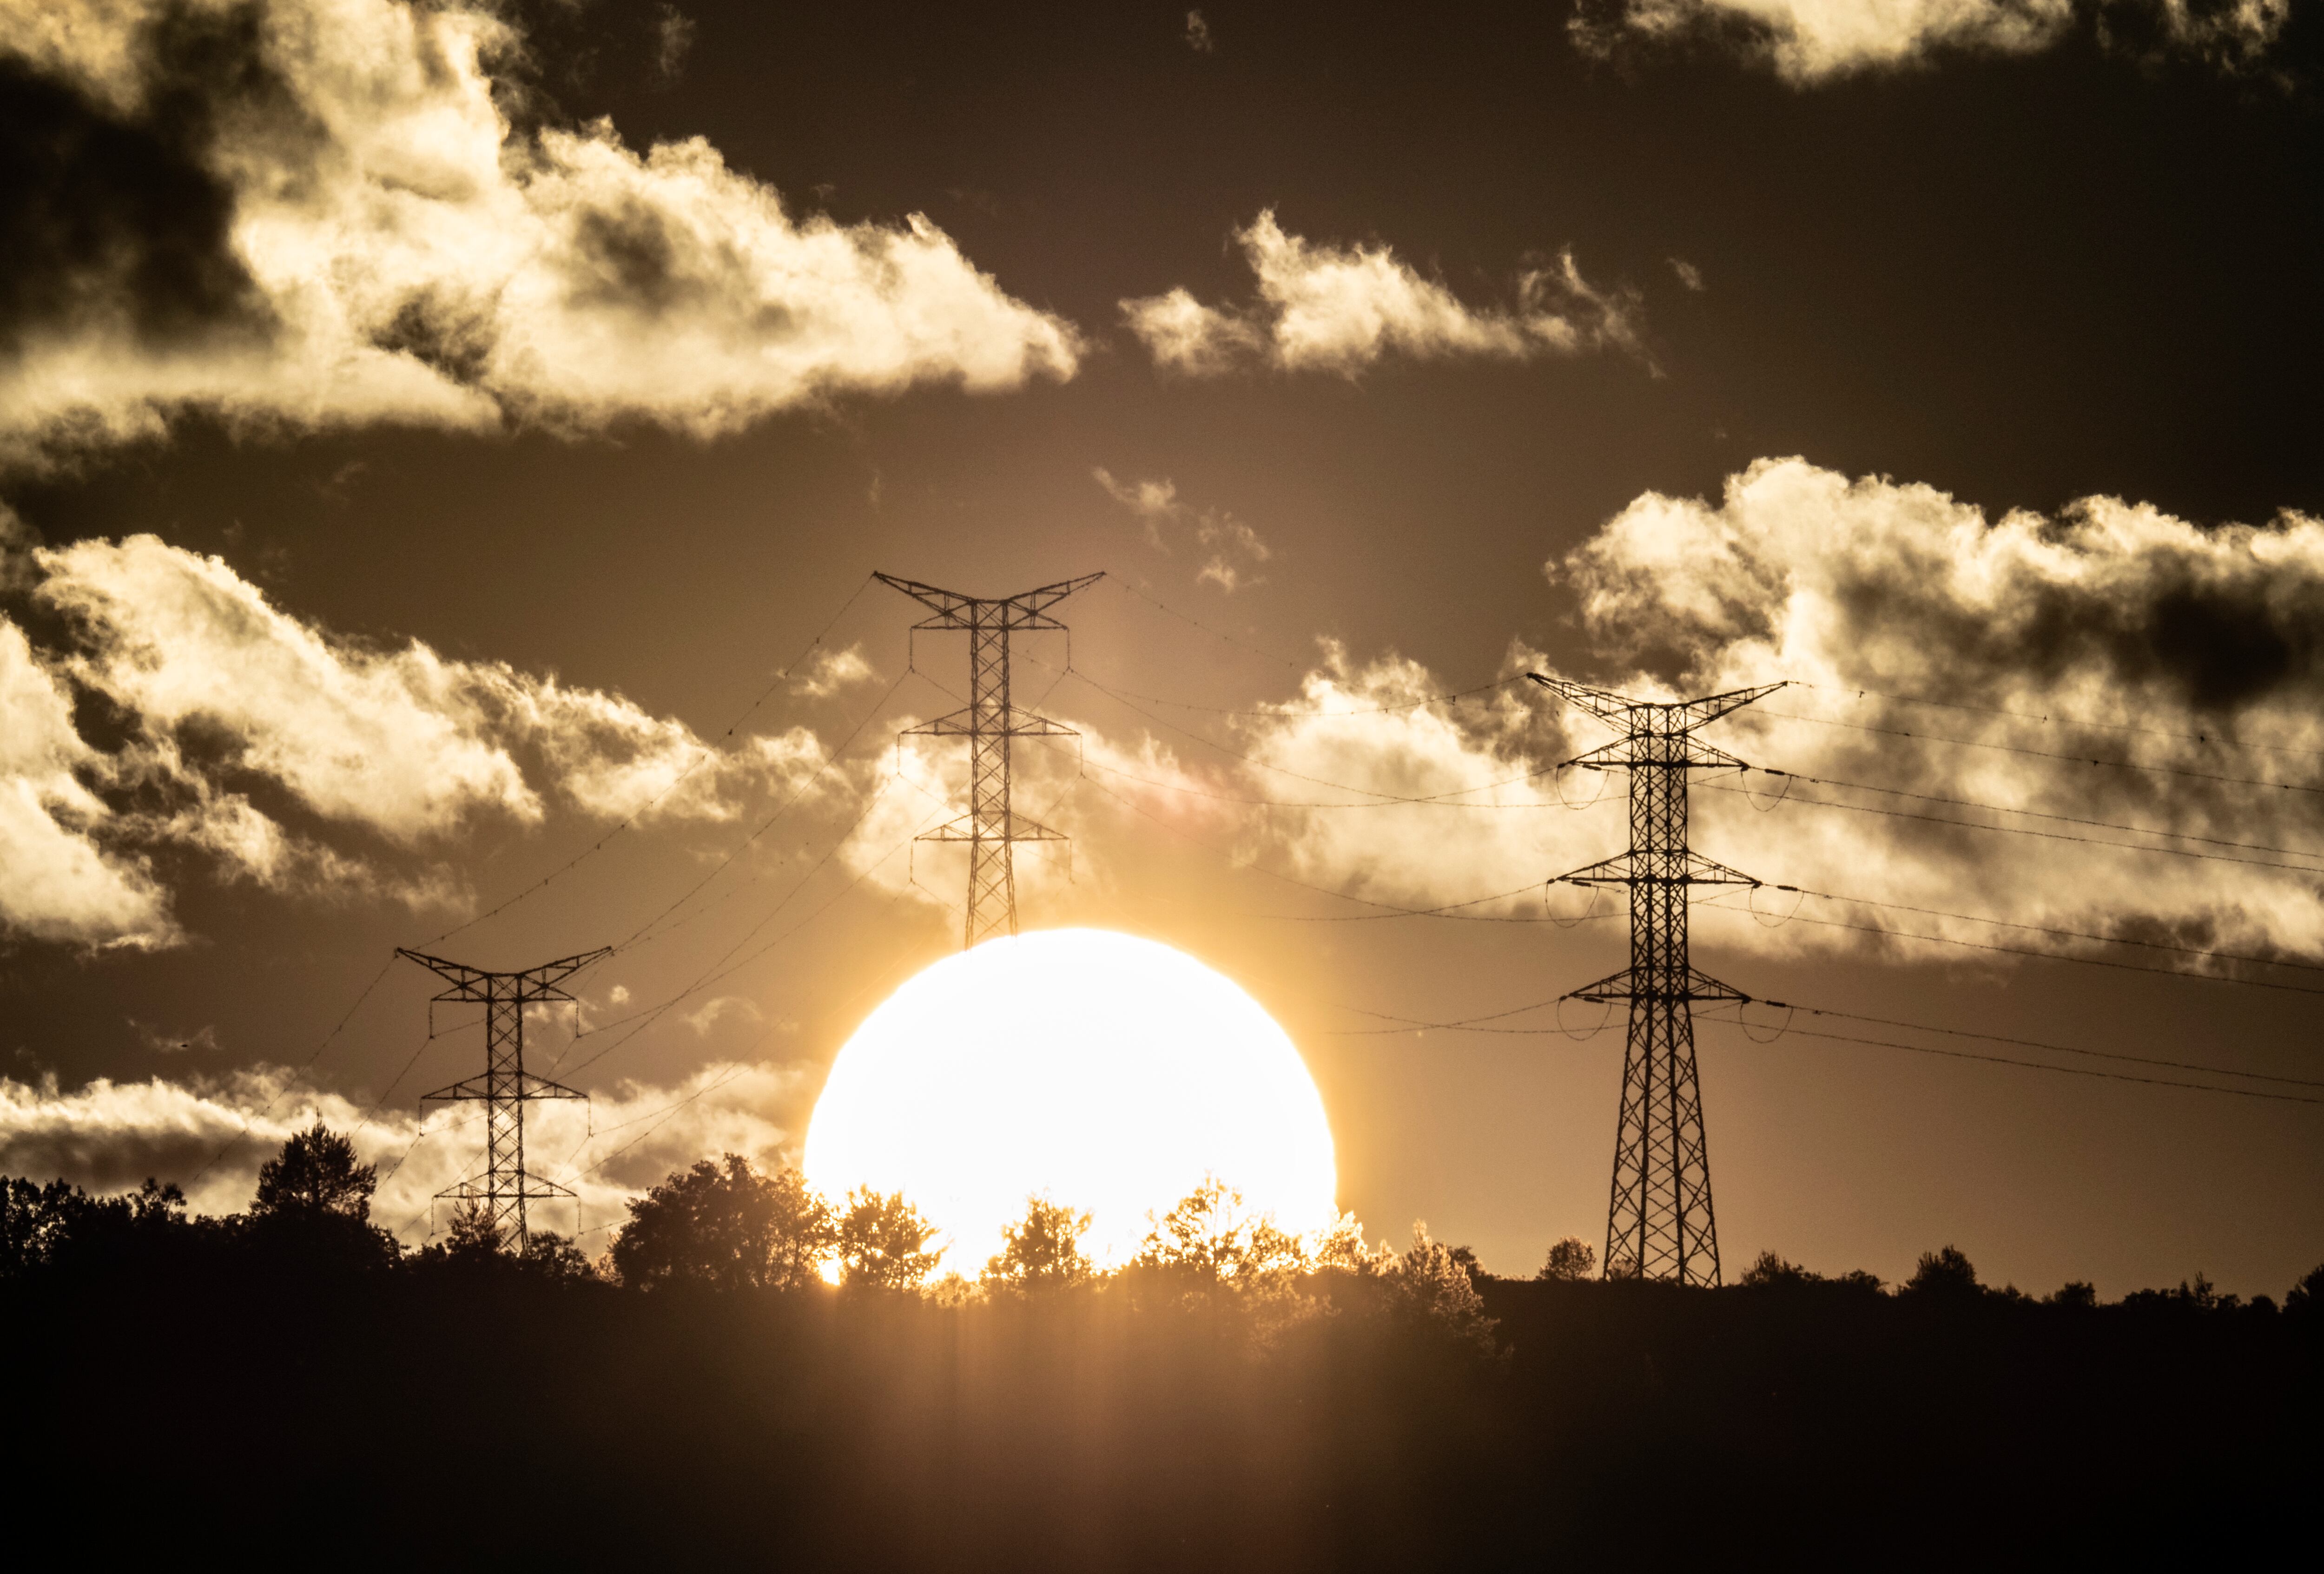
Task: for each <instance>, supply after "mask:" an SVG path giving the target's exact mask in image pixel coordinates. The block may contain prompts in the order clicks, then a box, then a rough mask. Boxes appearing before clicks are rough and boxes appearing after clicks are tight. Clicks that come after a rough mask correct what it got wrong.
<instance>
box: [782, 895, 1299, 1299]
mask: <svg viewBox="0 0 2324 1574" xmlns="http://www.w3.org/2000/svg"><path fill="white" fill-rule="evenodd" d="M806 1170H807V1183H808V1184H809V1185H811V1186H813V1187H815V1188H816V1190H817V1191H820V1192H823V1193H824V1194H825V1196H828V1197H832V1198H838V1197H841V1196H844V1194H845V1193H846V1192H848V1191H849V1190H850V1189H851V1188H853V1187H856V1186H871V1187H873V1188H876V1189H877V1190H879V1191H881V1192H894V1191H899V1190H900V1191H901V1192H903V1193H904V1194H905V1196H906V1197H907V1198H908V1199H909V1200H910V1201H912V1202H914V1203H915V1204H917V1205H918V1208H919V1209H920V1210H921V1211H922V1212H924V1213H926V1214H927V1216H928V1217H929V1218H930V1219H931V1220H934V1221H935V1222H936V1225H937V1227H938V1228H939V1229H941V1230H943V1231H944V1236H943V1239H944V1240H945V1243H946V1251H945V1260H944V1265H943V1269H945V1270H955V1271H957V1272H960V1273H962V1274H965V1275H969V1276H970V1277H974V1276H975V1275H976V1274H977V1273H978V1271H979V1270H981V1269H982V1267H983V1266H984V1264H985V1262H986V1260H987V1259H989V1258H990V1257H991V1256H992V1255H993V1254H994V1253H995V1252H997V1251H999V1250H1000V1249H1001V1227H1002V1226H1003V1225H1005V1224H1008V1223H1010V1222H1011V1221H1012V1220H1017V1219H1019V1218H1021V1217H1022V1216H1023V1214H1024V1211H1025V1200H1026V1198H1027V1197H1028V1196H1032V1195H1036V1194H1038V1195H1041V1196H1045V1197H1047V1198H1048V1199H1049V1200H1050V1201H1055V1202H1060V1203H1064V1204H1066V1205H1068V1206H1070V1207H1074V1208H1078V1209H1087V1210H1089V1211H1090V1213H1091V1214H1092V1216H1093V1222H1092V1225H1091V1228H1090V1232H1089V1234H1088V1235H1087V1236H1085V1237H1084V1238H1083V1246H1084V1249H1086V1250H1087V1251H1088V1252H1089V1254H1090V1256H1092V1257H1093V1258H1094V1259H1096V1261H1097V1262H1098V1264H1099V1266H1107V1267H1110V1266H1120V1264H1121V1263H1122V1262H1124V1261H1125V1260H1127V1259H1128V1258H1129V1257H1130V1256H1131V1255H1132V1254H1133V1253H1135V1252H1136V1251H1137V1249H1138V1244H1139V1241H1141V1240H1143V1239H1144V1238H1145V1236H1146V1231H1147V1229H1148V1220H1147V1215H1148V1212H1151V1213H1153V1214H1154V1215H1155V1216H1157V1217H1159V1216H1160V1215H1161V1214H1163V1213H1166V1212H1167V1211H1168V1210H1169V1209H1170V1207H1171V1205H1172V1204H1174V1203H1175V1202H1176V1201H1178V1200H1179V1199H1180V1198H1182V1197H1184V1196H1185V1195H1186V1193H1188V1192H1192V1191H1193V1190H1194V1188H1195V1187H1196V1186H1198V1185H1200V1184H1201V1183H1202V1181H1203V1177H1204V1176H1205V1175H1215V1176H1217V1177H1218V1178H1219V1179H1220V1180H1222V1181H1224V1182H1226V1183H1228V1184H1229V1185H1231V1186H1233V1187H1235V1188H1236V1189H1237V1190H1239V1191H1240V1192H1242V1194H1243V1198H1244V1200H1245V1201H1246V1202H1247V1203H1248V1204H1249V1205H1250V1207H1251V1208H1252V1209H1254V1210H1259V1211H1264V1212H1271V1213H1272V1214H1274V1216H1275V1220H1276V1223H1277V1225H1278V1226H1280V1227H1281V1228H1283V1229H1287V1230H1291V1231H1293V1232H1295V1233H1305V1232H1307V1231H1310V1230H1314V1229H1322V1228H1324V1227H1326V1226H1328V1225H1330V1224H1331V1223H1332V1221H1333V1219H1334V1218H1336V1217H1337V1208H1336V1201H1335V1198H1336V1193H1337V1191H1338V1174H1337V1172H1336V1170H1335V1169H1334V1166H1333V1155H1332V1131H1331V1128H1330V1126H1329V1125H1328V1124H1327V1123H1326V1122H1325V1120H1324V1118H1323V1100H1322V1099H1321V1098H1320V1097H1319V1096H1318V1095H1317V1094H1316V1091H1315V1083H1314V1080H1313V1079H1311V1078H1310V1077H1309V1076H1308V1074H1307V1067H1306V1066H1305V1063H1302V1062H1301V1060H1300V1058H1299V1052H1298V1051H1297V1050H1296V1048H1294V1047H1293V1046H1292V1043H1291V1040H1290V1038H1289V1036H1287V1035H1286V1034H1285V1033H1284V1031H1283V1029H1282V1028H1280V1027H1278V1026H1276V1024H1275V1020H1274V1018H1272V1017H1269V1016H1268V1014H1267V1013H1266V1012H1265V1011H1264V1010H1262V1009H1260V1008H1259V1003H1258V1002H1257V1001H1256V1000H1253V999H1251V998H1250V996H1249V995H1247V994H1245V993H1243V992H1242V990H1240V988H1238V987H1237V986H1236V985H1235V984H1234V983H1232V982H1231V981H1230V980H1227V979H1225V978H1223V977H1222V976H1221V975H1219V974H1218V973H1215V972H1213V971H1211V970H1210V969H1209V968H1207V967H1204V966H1203V964H1202V963H1201V962H1196V961H1195V960H1194V958H1193V957H1191V956H1188V955H1186V954H1185V953H1182V952H1177V951H1173V950H1172V949H1171V948H1170V947H1168V946H1167V945H1161V944H1157V943H1155V942H1153V941H1151V940H1139V939H1137V938H1135V937H1133V936H1130V935H1128V934H1111V933H1109V932H1107V931H1105V930H1102V929H1050V930H1043V931H1040V932H1038V933H1036V934H1022V935H1018V936H1016V937H1014V938H1010V939H1001V940H991V941H987V942H986V943H984V944H982V945H980V946H978V947H977V948H976V949H975V950H973V951H967V952H963V953H960V954H959V955H957V956H950V957H946V958H945V960H944V961H942V962H937V963H936V965H935V966H933V967H930V968H928V969H927V970H926V971H923V972H921V973H919V974H918V976H916V977H914V978H913V979H912V980H910V981H908V982H907V983H906V984H905V985H904V986H903V987H902V988H901V989H899V990H897V991H896V992H895V993H894V994H893V995H890V997H889V998H888V999H887V1001H886V1002H885V1003H884V1004H882V1005H881V1007H880V1008H879V1009H878V1010H876V1011H874V1012H872V1013H871V1017H869V1018H868V1019H866V1020H865V1022H864V1024H863V1026H861V1027H859V1028H858V1029H856V1031H855V1036H854V1037H853V1038H851V1039H849V1040H848V1041H847V1045H846V1047H845V1048H844V1049H842V1050H841V1051H840V1052H839V1059H838V1061H837V1062H836V1063H835V1064H834V1065H833V1066H832V1068H831V1080H830V1081H829V1082H827V1083H825V1087H824V1090H823V1097H822V1098H821V1099H819V1100H816V1107H815V1118H814V1119H813V1120H812V1121H810V1122H809V1124H808V1127H807V1160H806ZM939 1271H943V1270H939Z"/></svg>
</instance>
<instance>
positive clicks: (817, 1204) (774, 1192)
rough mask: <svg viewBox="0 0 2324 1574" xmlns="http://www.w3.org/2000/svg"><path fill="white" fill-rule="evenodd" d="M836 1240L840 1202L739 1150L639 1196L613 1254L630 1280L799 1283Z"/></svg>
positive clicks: (818, 1272) (727, 1286)
mask: <svg viewBox="0 0 2324 1574" xmlns="http://www.w3.org/2000/svg"><path fill="white" fill-rule="evenodd" d="M837 1244H838V1231H837V1229H836V1228H835V1224H834V1222H833V1220H832V1217H831V1209H830V1208H829V1206H827V1205H826V1204H825V1202H824V1201H823V1199H821V1198H820V1197H817V1196H816V1194H815V1193H814V1192H810V1191H808V1190H807V1183H806V1182H805V1181H804V1180H802V1179H801V1178H800V1176H799V1174H798V1171H796V1170H780V1171H778V1172H777V1173H776V1174H772V1175H768V1174H761V1172H760V1171H759V1170H758V1169H757V1168H756V1167H754V1166H753V1165H752V1164H751V1162H750V1161H749V1160H748V1159H746V1158H744V1157H742V1155H740V1154H733V1153H730V1154H728V1155H726V1156H725V1158H724V1161H723V1163H716V1164H714V1163H713V1162H712V1161H710V1160H709V1159H702V1160H699V1161H697V1162H696V1164H695V1165H694V1167H693V1168H692V1169H690V1170H685V1171H681V1172H679V1173H678V1174H673V1175H671V1176H670V1177H669V1180H667V1181H665V1182H663V1183H661V1184H660V1185H659V1186H656V1187H655V1188H654V1189H653V1190H651V1191H650V1192H647V1193H646V1194H645V1195H644V1196H642V1197H641V1198H639V1199H638V1200H637V1201H634V1202H632V1203H631V1204H630V1221H629V1223H628V1224H626V1225H624V1226H623V1227H622V1232H621V1234H620V1235H619V1236H617V1237H615V1238H614V1240H613V1268H614V1271H615V1272H616V1273H618V1274H619V1275H621V1278H622V1283H623V1284H635V1285H640V1286H642V1287H655V1286H669V1285H673V1284H696V1285H701V1286H704V1287H706V1288H712V1289H720V1290H766V1289H776V1290H797V1289H802V1288H805V1287H806V1286H807V1285H810V1284H816V1282H817V1281H818V1280H819V1279H820V1278H821V1276H822V1271H823V1265H824V1263H825V1261H826V1260H827V1259H828V1258H829V1257H830V1256H831V1252H832V1248H833V1247H835V1246H836V1245H837Z"/></svg>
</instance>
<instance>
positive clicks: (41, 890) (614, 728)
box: [0, 536, 824, 945]
mask: <svg viewBox="0 0 2324 1574" xmlns="http://www.w3.org/2000/svg"><path fill="white" fill-rule="evenodd" d="M23 561H24V562H26V563H28V564H29V565H30V567H29V569H28V570H27V572H29V574H30V575H31V576H32V584H31V586H30V590H29V594H30V595H31V597H32V600H33V601H34V602H35V603H38V604H39V605H41V606H42V607H43V608H44V609H46V610H47V611H49V612H53V613H56V614H60V616H61V619H62V622H63V625H64V627H65V629H66V631H67V632H66V634H65V636H64V639H63V642H62V643H61V644H60V647H59V648H58V649H52V650H41V651H36V650H35V649H34V648H33V647H32V643H31V641H30V640H28V639H27V638H26V636H25V634H24V632H23V630H22V629H21V628H19V627H18V626H17V625H16V624H14V623H13V622H10V621H6V620H5V619H0V846H5V849H6V850H7V851H8V855H9V856H8V865H9V869H10V875H11V878H10V879H9V880H8V881H7V882H6V886H5V892H0V918H5V921H6V924H7V926H8V927H9V928H10V929H11V930H13V931H14V932H16V933H20V934H27V935H30V936H33V937H37V938H42V939H57V940H67V941H76V942H79V943H84V944H138V945H159V944H166V943H171V941H173V940H175V939H177V938H179V935H178V934H177V931H176V929H175V927H174V925H172V923H171V920H170V918H169V916H168V897H167V894H166V892H165V891H164V890H163V889H162V888H161V886H160V885H159V883H158V882H157V881H156V880H155V879H154V877H153V876H152V873H151V872H150V870H149V868H148V866H147V865H146V864H145V863H144V862H143V861H142V859H141V855H140V852H139V851H138V850H139V849H141V848H147V847H153V846H158V845H164V844H167V845H177V846H183V847H190V848H195V849H198V850H200V851H205V852H207V853H208V854H209V855H210V856H211V857H212V858H213V859H214V860H215V861H217V863H218V865H219V866H220V867H221V868H223V869H224V870H226V872H227V873H228V875H229V876H230V877H233V878H241V879H251V880H254V881H255V882H257V883H259V884H262V885H264V886H268V887H271V888H276V889H281V890H287V891H317V890H329V889H361V890H368V891H374V892H380V893H384V894H388V895H391V896H393V897H399V898H401V899H403V900H405V901H407V902H410V903H412V904H414V905H425V904H434V903H439V902H442V901H445V900H447V899H450V898H452V897H454V895H455V893H454V891H453V890H452V889H451V888H450V886H449V883H448V881H447V879H444V878H443V877H442V876H440V875H436V876H429V875H421V876H418V877H401V876H384V875H381V874H379V873H377V872H376V871H375V870H374V869H373V868H372V867H371V866H370V864H369V863H368V862H367V861H365V860H364V858H362V857H360V856H356V855H350V854H347V853H344V852H342V851H337V850H335V849H334V848H333V847H331V846H330V845H329V844H327V842H325V841H323V840H321V839H320V837H319V836H318V835H316V834H302V833H298V832H295V831H293V830H291V828H289V827H288V826H286V825H285V824H284V823H283V820H282V818H281V815H282V813H283V812H284V809H283V808H280V807H273V806H272V805H271V804H270V807H267V808H262V807H261V806H260V804H259V802H258V801H256V800H257V797H258V796H259V795H262V794H263V795H266V796H268V797H269V798H270V800H271V799H275V798H279V799H281V800H282V802H283V805H284V806H285V807H287V808H294V809H296V810H297V811H299V812H300V813H302V814H303V815H308V816H311V817H312V819H313V820H314V821H316V822H318V823H319V824H320V825H322V826H337V827H343V828H352V829H355V830H358V831H361V832H364V833H371V834H373V835H375V836H377V837H379V838H381V839H382V840H383V842H386V843H388V844H389V845H390V846H392V847H393V848H397V849H402V850H412V849H420V850H424V849H425V848H426V847H428V846H429V845H432V844H433V843H435V842H438V841H440V839H441V838H443V837H444V836H446V835H447V834H448V833H452V832H454V831H456V830H457V829H458V828H460V827H461V826H462V825H464V824H467V823H468V822H470V821H472V820H474V819H475V818H476V817H478V816H483V815H491V816H497V817H499V818H501V819H503V821H506V822H511V823H515V824H531V823H536V822H538V821H539V820H540V819H541V818H542V817H543V816H544V815H545V814H546V813H547V812H548V807H549V802H550V801H551V800H553V801H555V802H558V803H561V804H563V805H567V807H569V808H571V809H573V810H575V811H577V812H579V813H581V814H584V815H590V816H594V817H597V818H601V819H610V818H617V817H623V816H628V815H641V816H642V817H648V818H651V817H664V818H684V819H691V820H713V821H716V820H725V819H729V818H732V817H733V815H735V814H737V813H738V812H739V811H740V806H741V805H742V802H743V801H745V799H746V798H747V796H748V795H749V794H751V793H752V792H754V791H759V790H765V789H770V788H773V787H788V788H796V787H798V786H799V785H801V784H803V783H805V782H807V780H809V779H811V778H813V777H814V775H815V774H816V772H817V771H818V770H820V769H821V768H822V766H823V763H824V752H823V746H822V744H821V742H820V741H818V740H817V739H816V736H815V734H814V733H813V732H809V731H807V729H805V728H793V729H791V730H789V731H788V732H782V733H779V734H774V735H769V736H757V737H750V738H745V739H742V740H740V741H736V742H735V743H734V744H733V745H732V746H731V747H729V748H725V749H723V750H722V749H714V748H712V747H711V746H710V745H709V744H706V743H705V742H703V741H701V740H700V739H698V738H697V737H696V736H695V734H694V732H692V730H691V729H690V728H688V727H687V725H686V724H685V723H682V722H679V721H677V720H675V719H672V718H669V717H661V716H655V715H652V714H650V713H647V712H646V711H644V710H642V709H641V708H640V707H639V706H638V705H637V704H634V703H632V701H630V700H627V699H624V698H622V696H621V695H613V694H607V693H605V692H604V691H601V690H596V689H588V688H580V687H576V686H571V685H567V684H565V683H563V682H560V681H559V680H558V678H557V677H555V676H554V675H549V676H539V675H534V674H529V673H523V672H520V671H518V670H516V669H515V668H513V667H510V666H508V665H507V664H506V663H501V662H473V661H455V660H450V659H447V658H444V657H442V656H440V655H439V654H438V653H437V652H436V651H435V650H433V649H430V648H429V647H428V646H427V645H425V644H423V643H420V641H417V640H413V641H410V643H408V644H406V645H404V646H402V647H401V648H400V649H375V648H372V647H368V646H364V645H361V644H358V643H356V642H355V641H352V640H346V639H342V638H338V637H337V636H334V635H333V634H331V633H330V632H328V631H326V630H323V629H320V628H318V627H316V626H315V625H313V624H310V623H308V622H305V621H301V620H300V619H299V618H297V617H295V616H293V615H291V613H289V612H285V611H283V610H282V609H281V608H279V607H277V606H276V605H274V604H273V603H272V602H271V601H270V600H269V599H268V598H267V597H266V595H265V594H263V592H262V591H260V590H259V588H258V587H257V586H255V585H254V584H250V583H249V582H248V581H246V580H244V579H243V578H242V577H241V576H240V575H237V574H235V571H234V570H233V569H232V568H231V567H229V566H227V565H226V563H224V562H223V561H221V560H220V559H218V558H216V557H202V556H199V555H198V554H195V553H191V552H187V551H184V550H182V549H180V548H175V547H171V546H169V545H168V544H166V543H164V542H162V541H161V540H160V539H158V538H154V537H152V536H135V537H131V538H128V539H127V540H124V541H120V542H113V541H106V540H95V539H93V540H88V541H82V542H78V543H77V544H75V545H73V546H71V547H68V548H53V549H51V548H34V549H32V551H31V552H30V553H29V554H28V555H27V556H26V557H25V558H24V559H23ZM75 692H79V693H82V694H86V695H90V696H93V697H95V698H96V699H97V700H100V701H101V702H103V705H104V707H105V709H106V713H107V730H108V732H111V733H113V734H115V735H117V737H118V739H119V741H118V742H117V743H116V744H115V745H114V746H112V747H109V748H107V749H106V750H99V749H97V747H96V746H95V745H93V744H91V743H90V742H88V741H87V740H86V739H85V738H84V737H83V735H82V733H81V732H79V731H78V725H77V723H76V721H75V717H74V709H73V695H74V694H75ZM115 798H118V799H119V800H120V803H119V805H115V803H114V802H113V801H112V800H113V799H115Z"/></svg>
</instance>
